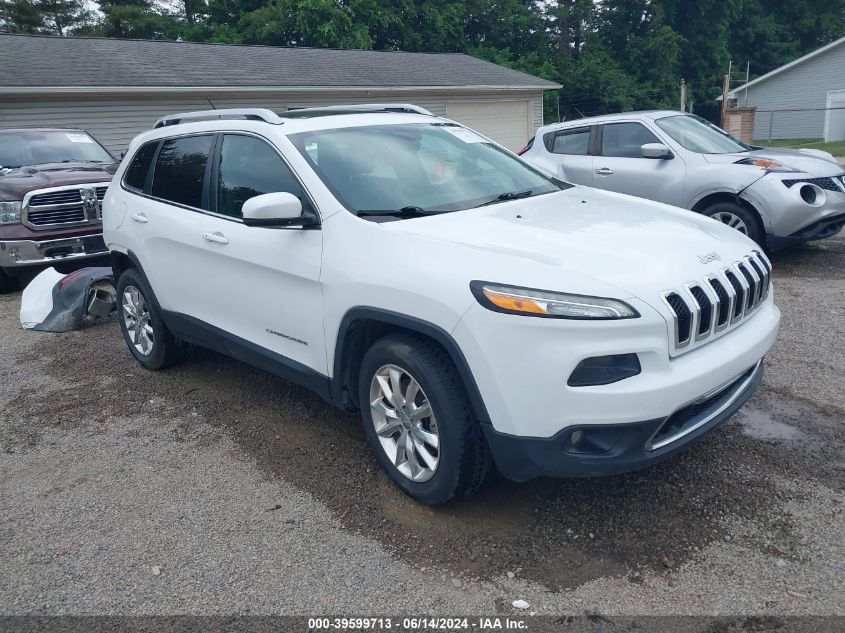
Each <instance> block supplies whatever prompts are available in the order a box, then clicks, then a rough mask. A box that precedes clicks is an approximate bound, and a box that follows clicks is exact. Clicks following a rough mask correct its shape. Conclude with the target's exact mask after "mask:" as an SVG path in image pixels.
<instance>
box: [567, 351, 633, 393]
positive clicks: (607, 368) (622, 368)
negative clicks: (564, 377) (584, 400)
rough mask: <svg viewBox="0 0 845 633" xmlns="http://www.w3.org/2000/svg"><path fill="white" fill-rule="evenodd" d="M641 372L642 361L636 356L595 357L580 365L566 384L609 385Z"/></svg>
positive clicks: (573, 385)
mask: <svg viewBox="0 0 845 633" xmlns="http://www.w3.org/2000/svg"><path fill="white" fill-rule="evenodd" d="M640 371H642V368H641V367H640V359H639V358H637V355H636V354H614V355H613V356H593V357H592V358H585V359H584V360H582V361H581V362H580V363H578V366H577V367H576V368H575V371H573V372H572V375H571V376H569V380H568V381H566V384H567V385H569V386H570V387H589V386H593V385H609V384H610V383H613V382H619V381H620V380H624V379H625V378H630V377H631V376H636V375H637V374H639V373H640Z"/></svg>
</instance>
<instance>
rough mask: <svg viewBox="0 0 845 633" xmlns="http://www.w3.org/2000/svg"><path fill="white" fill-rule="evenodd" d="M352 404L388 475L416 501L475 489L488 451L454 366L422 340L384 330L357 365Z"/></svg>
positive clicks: (442, 499)
mask: <svg viewBox="0 0 845 633" xmlns="http://www.w3.org/2000/svg"><path fill="white" fill-rule="evenodd" d="M358 397H359V402H360V404H361V414H362V417H363V421H364V427H365V430H366V433H367V438H368V440H369V442H370V445H371V446H372V448H373V450H374V451H375V452H376V455H377V457H378V459H379V462H380V463H381V465H382V466H383V467H384V469H385V470H386V471H387V473H388V474H389V475H390V477H391V479H393V481H394V482H395V483H396V484H397V485H398V486H399V487H400V488H401V489H402V490H403V491H404V492H405V493H407V494H408V495H409V496H411V497H413V498H414V499H416V500H417V501H420V502H421V503H425V504H429V505H437V504H441V503H445V502H447V501H449V500H450V499H452V498H454V497H456V496H464V495H468V494H470V493H472V492H473V491H475V490H476V489H477V488H478V487H479V486H480V485H481V484H482V483H483V482H484V480H485V478H486V476H487V474H488V472H489V470H490V466H491V459H490V454H489V451H488V450H487V446H486V444H485V441H484V437H483V435H482V432H481V429H480V428H479V425H478V422H477V420H476V419H475V416H474V414H473V411H472V407H471V405H470V403H469V398H468V397H467V395H466V390H465V389H464V386H463V383H462V381H461V378H460V376H459V375H458V372H457V370H456V369H455V366H454V364H453V363H452V361H451V359H450V358H449V357H448V355H447V354H446V353H445V352H444V351H443V349H442V348H440V347H439V346H438V345H436V344H435V343H433V342H431V341H428V340H426V339H424V338H421V337H417V336H413V335H409V334H395V335H390V336H386V337H385V338H383V339H380V340H379V341H376V343H374V344H373V346H372V347H371V348H370V349H369V350H368V351H367V353H366V354H365V356H364V359H363V361H362V363H361V370H360V376H359V393H358Z"/></svg>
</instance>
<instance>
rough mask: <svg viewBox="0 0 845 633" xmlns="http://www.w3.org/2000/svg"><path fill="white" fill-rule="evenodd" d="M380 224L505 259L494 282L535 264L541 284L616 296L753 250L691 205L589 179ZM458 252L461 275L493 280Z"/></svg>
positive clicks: (661, 286)
mask: <svg viewBox="0 0 845 633" xmlns="http://www.w3.org/2000/svg"><path fill="white" fill-rule="evenodd" d="M381 226H382V227H384V228H385V229H386V230H390V231H397V232H402V233H406V234H410V235H415V236H418V237H424V238H428V239H432V240H437V241H439V242H446V243H450V244H454V245H456V246H459V247H462V248H468V249H474V250H481V251H485V252H486V253H487V254H490V253H495V254H497V255H498V256H499V258H500V259H501V258H508V259H507V260H506V261H499V262H498V265H497V270H500V271H501V270H505V271H507V274H506V275H505V277H506V278H502V276H501V275H498V276H497V277H496V278H495V279H494V280H495V281H497V282H500V283H510V284H513V285H520V286H530V287H535V288H536V287H539V286H538V285H537V284H538V282H539V281H540V280H539V279H530V278H524V276H525V275H526V272H525V271H526V270H530V271H532V272H531V273H530V274H534V272H536V271H538V268H537V266H536V264H541V265H544V266H543V268H544V269H545V270H543V271H542V272H543V274H542V275H541V276H542V278H543V279H544V280H548V279H551V280H552V282H553V283H555V286H554V287H545V286H544V289H547V290H559V291H568V292H575V290H573V289H572V286H571V285H569V284H568V281H569V280H581V279H584V278H586V277H589V278H591V279H595V280H598V281H601V282H603V283H605V284H609V285H611V286H614V287H615V288H617V289H618V290H619V294H618V298H624V297H627V296H632V295H633V296H637V297H639V298H640V299H642V300H644V301H646V302H653V301H654V299H655V298H656V296H657V294H658V293H659V292H660V291H663V290H667V289H670V288H677V287H679V285H680V284H683V283H685V282H689V281H693V280H701V278H702V277H703V276H704V275H706V274H707V273H710V272H715V271H716V270H719V269H720V268H722V267H724V266H726V265H727V264H729V263H730V262H732V261H734V260H736V259H739V258H741V257H744V256H745V255H748V254H750V253H751V252H752V251H754V250H755V249H757V250H759V246H757V245H756V244H755V243H754V242H752V241H751V240H750V239H748V238H747V237H745V236H744V235H742V234H741V233H739V232H737V231H735V230H733V229H731V228H728V227H727V226H725V225H724V224H721V223H720V222H717V221H715V220H711V219H710V218H706V217H704V216H701V215H699V214H697V213H693V212H692V211H685V210H683V209H678V208H676V207H671V206H668V205H663V204H660V203H656V202H651V201H649V200H644V199H642V198H635V197H632V196H626V195H622V194H617V193H611V192H606V191H599V190H597V189H592V188H589V187H573V188H571V189H567V190H565V191H561V192H555V193H552V194H547V195H542V196H537V197H534V198H527V199H524V200H514V201H511V202H504V203H501V204H497V205H491V206H488V207H481V208H478V209H471V210H467V211H458V212H455V213H446V214H443V215H437V216H433V217H428V218H419V219H410V220H401V221H395V222H389V223H384V224H382V225H381ZM714 253H715V256H714V255H713V254H714ZM716 257H718V259H716ZM462 259H463V261H465V262H466V266H465V272H466V273H467V274H470V275H473V276H474V278H478V279H487V280H490V277H491V274H490V272H489V270H485V269H483V266H489V258H477V259H479V260H481V261H482V262H484V263H483V264H482V265H481V266H479V265H477V264H476V262H475V259H476V258H473V257H471V256H469V255H468V256H466V257H462ZM525 262H530V263H532V264H534V265H533V266H523V265H521V264H524V263H525ZM705 262H706V263H705ZM546 273H550V274H546ZM520 277H523V278H520ZM579 285H580V284H579ZM623 295H624V296H623Z"/></svg>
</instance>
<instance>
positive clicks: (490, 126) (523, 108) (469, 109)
mask: <svg viewBox="0 0 845 633" xmlns="http://www.w3.org/2000/svg"><path fill="white" fill-rule="evenodd" d="M446 116H447V117H448V118H450V119H454V120H455V121H457V122H458V123H463V124H464V125H466V126H467V127H469V128H472V129H474V130H477V131H479V132H481V133H482V134H483V135H484V136H487V137H490V138H491V139H493V140H494V141H496V142H497V143H499V144H500V145H504V146H505V147H507V148H508V149H509V150H512V151H516V150H518V149H520V148H522V147H525V144H526V143H527V142H528V139H529V138H531V136H532V135H533V134H534V121H533V115H532V112H531V102H530V101H450V102H448V103H447V104H446Z"/></svg>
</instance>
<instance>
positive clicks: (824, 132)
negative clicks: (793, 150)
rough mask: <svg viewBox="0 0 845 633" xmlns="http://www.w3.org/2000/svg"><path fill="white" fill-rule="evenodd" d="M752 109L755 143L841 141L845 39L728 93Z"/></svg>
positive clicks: (844, 111)
mask: <svg viewBox="0 0 845 633" xmlns="http://www.w3.org/2000/svg"><path fill="white" fill-rule="evenodd" d="M728 97H729V99H730V101H731V102H732V103H735V104H736V105H737V106H740V107H744V106H749V107H756V108H757V112H756V114H755V118H754V134H753V137H754V139H755V140H761V141H765V140H769V139H824V140H825V141H842V140H845V37H843V38H840V39H838V40H836V41H835V42H831V43H830V44H828V45H827V46H822V47H821V48H819V49H817V50H815V51H813V52H812V53H809V54H807V55H804V56H803V57H799V58H798V59H796V60H794V61H792V62H790V63H788V64H785V65H783V66H781V67H780V68H776V69H775V70H773V71H771V72H768V73H766V74H765V75H762V76H760V77H757V79H754V80H753V81H749V82H748V83H747V84H743V85H742V86H739V87H738V88H734V89H733V90H731V91H730V92H729V93H728Z"/></svg>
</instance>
